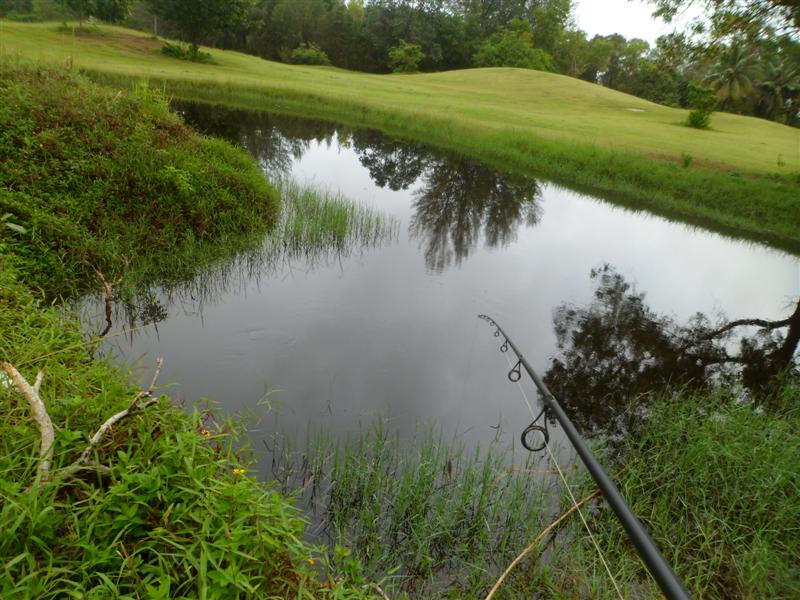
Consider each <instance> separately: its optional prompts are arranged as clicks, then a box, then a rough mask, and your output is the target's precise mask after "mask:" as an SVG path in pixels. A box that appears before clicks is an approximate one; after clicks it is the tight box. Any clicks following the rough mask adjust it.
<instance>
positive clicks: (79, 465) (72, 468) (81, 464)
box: [57, 357, 164, 478]
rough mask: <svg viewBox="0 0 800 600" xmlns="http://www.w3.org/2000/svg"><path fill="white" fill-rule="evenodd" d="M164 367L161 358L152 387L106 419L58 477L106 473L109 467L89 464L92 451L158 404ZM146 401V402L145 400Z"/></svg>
mask: <svg viewBox="0 0 800 600" xmlns="http://www.w3.org/2000/svg"><path fill="white" fill-rule="evenodd" d="M162 366H164V359H163V358H161V357H159V358H157V359H156V370H155V372H154V373H153V379H152V380H151V382H150V387H148V388H147V390H142V391H140V392H139V393H138V394H136V396H135V397H134V399H133V402H131V405H130V406H129V407H128V408H126V409H125V410H122V411H120V412H118V413H117V414H115V415H112V416H111V417H109V418H108V419H106V421H105V423H103V424H102V425H101V426H100V428H99V429H98V430H97V431H96V432H95V434H94V435H93V436H92V437H91V439H90V440H89V444H88V445H87V446H86V448H84V450H83V452H81V455H80V456H79V457H78V459H77V460H76V461H75V462H73V463H72V464H71V465H69V466H67V467H64V468H63V469H60V470H59V471H58V473H57V475H58V477H60V478H68V477H72V476H73V475H75V474H76V473H77V472H78V471H81V470H84V469H94V470H99V471H104V472H105V471H106V470H107V469H108V467H104V466H103V465H95V464H90V463H89V458H90V457H91V455H92V451H93V450H94V449H95V448H96V447H97V445H98V444H99V443H100V442H101V441H102V439H103V437H104V436H105V435H106V434H107V433H108V432H109V431H110V430H111V428H112V427H113V426H114V425H116V424H117V423H119V422H120V421H122V419H125V418H127V417H129V416H131V415H133V414H136V413H137V412H139V411H142V410H144V409H146V408H147V407H148V406H151V405H153V404H155V403H156V402H158V397H157V396H153V391H154V390H155V387H156V383H157V382H158V377H159V375H160V374H161V367H162ZM145 399H146V400H145Z"/></svg>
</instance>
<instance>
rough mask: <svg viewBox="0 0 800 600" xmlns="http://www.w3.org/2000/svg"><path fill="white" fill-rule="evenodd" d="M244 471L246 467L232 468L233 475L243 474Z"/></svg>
mask: <svg viewBox="0 0 800 600" xmlns="http://www.w3.org/2000/svg"><path fill="white" fill-rule="evenodd" d="M246 472H247V470H246V469H239V468H236V469H234V470H233V474H234V475H244V474H245V473H246Z"/></svg>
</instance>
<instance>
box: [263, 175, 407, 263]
mask: <svg viewBox="0 0 800 600" xmlns="http://www.w3.org/2000/svg"><path fill="white" fill-rule="evenodd" d="M276 187H277V188H278V191H279V193H280V196H281V213H280V217H279V219H278V223H277V226H276V227H275V229H274V230H273V231H272V232H271V233H270V234H269V236H268V242H267V248H268V251H269V250H270V249H275V248H276V246H278V247H282V248H283V249H284V250H285V252H287V253H289V254H290V255H294V256H306V257H314V256H315V255H320V254H323V255H324V254H329V253H331V252H333V253H336V254H347V253H349V252H350V251H352V249H353V248H366V247H372V246H376V245H378V244H380V243H382V242H384V241H387V240H391V239H394V238H396V237H397V234H398V231H399V222H398V221H397V220H396V219H393V218H391V217H387V216H385V215H382V214H381V213H378V212H376V211H374V210H372V209H371V208H368V207H365V206H362V205H359V204H357V203H355V202H353V201H352V200H349V199H348V198H345V197H344V196H342V195H341V194H339V193H335V192H331V191H329V190H326V189H323V188H319V187H313V186H308V185H301V184H299V183H297V182H295V181H292V180H289V179H281V180H278V181H277V182H276ZM275 253H276V254H277V253H278V252H277V251H276V252H275Z"/></svg>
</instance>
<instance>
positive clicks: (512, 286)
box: [92, 105, 800, 443]
mask: <svg viewBox="0 0 800 600" xmlns="http://www.w3.org/2000/svg"><path fill="white" fill-rule="evenodd" d="M178 108H179V109H180V110H181V111H182V112H184V114H185V116H186V119H187V120H188V121H189V123H190V124H193V125H195V126H196V127H198V128H200V129H202V130H204V131H207V132H209V133H212V134H215V135H220V136H222V137H226V138H227V139H230V140H232V141H234V142H236V143H239V144H242V145H243V146H244V147H245V148H247V149H248V150H249V151H250V152H251V153H252V154H253V155H254V156H256V157H257V159H258V160H259V162H260V164H261V165H262V166H263V168H264V169H265V171H266V172H267V173H269V174H273V175H274V174H277V173H286V174H289V175H291V176H292V177H294V178H295V179H297V180H299V181H301V182H309V183H313V184H316V185H320V186H325V187H328V188H331V189H334V190H338V191H341V192H342V193H343V194H345V195H346V196H348V197H349V198H351V199H353V200H354V201H355V202H358V203H361V204H363V205H366V206H370V207H372V208H374V209H377V210H380V211H382V212H384V213H386V214H387V215H391V216H393V217H394V218H395V219H397V220H398V221H399V224H400V234H399V236H397V237H396V238H393V239H389V240H386V241H385V242H384V243H383V244H380V245H377V246H371V247H365V248H357V247H356V248H353V249H352V251H350V252H348V253H345V254H344V255H339V256H325V257H302V256H301V257H292V258H290V259H283V260H281V261H278V262H277V263H276V262H274V261H267V262H265V263H258V262H256V263H252V262H250V263H248V262H247V261H243V262H238V263H237V262H233V263H232V264H231V265H229V266H228V267H227V268H223V269H220V270H218V271H217V272H216V274H214V275H213V276H211V277H210V278H209V276H208V275H206V276H201V277H199V278H198V281H197V282H195V283H194V284H192V285H189V286H187V287H186V288H185V289H184V290H183V291H178V292H176V291H174V290H173V291H171V292H170V293H167V292H166V291H163V292H160V293H158V294H157V295H156V296H155V298H152V299H151V300H155V301H156V302H154V303H153V305H154V306H156V307H157V310H155V313H156V314H157V315H158V323H157V324H155V325H149V326H146V327H142V328H139V329H136V330H135V332H132V333H130V335H128V336H124V337H115V338H113V344H114V347H115V351H116V352H117V353H119V354H120V355H122V356H123V357H125V358H131V359H133V358H142V359H143V360H144V362H145V363H152V361H153V360H154V359H155V357H156V356H163V357H164V358H165V361H166V366H165V370H164V376H163V379H164V380H165V381H167V380H168V381H172V382H174V385H173V387H172V388H171V390H172V393H173V394H174V395H176V396H178V397H182V398H185V399H187V400H194V399H198V398H201V397H210V398H214V399H216V400H217V401H219V403H220V404H221V406H222V407H223V408H224V409H225V410H226V411H237V410H244V411H248V412H250V413H252V414H254V415H256V416H258V417H260V418H261V419H262V424H261V429H260V431H257V432H255V434H254V436H255V438H256V441H258V439H259V438H260V437H266V436H268V434H269V431H270V429H271V427H272V426H273V423H274V420H275V418H276V416H278V415H279V417H280V423H281V427H282V428H285V429H288V430H289V431H290V432H291V431H297V432H301V433H302V432H304V431H305V430H306V428H307V427H311V428H313V429H324V430H326V431H328V432H330V433H333V434H334V435H335V436H336V435H344V434H345V433H346V432H350V431H354V430H357V429H358V428H359V426H360V424H367V423H369V422H371V421H372V420H374V419H376V418H384V419H387V423H388V426H389V427H391V428H393V429H395V430H397V431H399V432H400V433H401V434H402V435H411V434H412V433H413V431H414V430H415V427H416V424H417V422H419V421H433V422H435V423H438V424H441V425H442V427H443V428H444V429H445V430H446V431H447V432H450V433H454V434H457V435H459V436H460V437H461V438H462V439H463V440H465V441H466V442H467V443H474V442H482V443H487V442H490V441H492V440H500V441H504V442H505V441H507V442H511V441H512V440H515V439H516V436H517V435H518V434H519V432H520V431H521V429H522V428H524V426H525V425H526V424H527V422H528V421H529V420H530V415H529V413H528V410H527V408H525V406H524V405H523V403H522V402H521V397H520V393H519V390H518V389H517V388H516V386H514V385H512V384H510V383H509V382H508V380H507V379H506V372H507V371H508V365H507V363H506V359H505V356H504V355H502V354H501V353H499V352H498V351H497V349H498V347H499V343H498V340H497V339H496V338H494V337H492V336H491V332H490V329H489V328H488V327H487V326H486V324H485V323H483V322H482V321H479V320H478V319H477V318H476V317H477V315H478V314H479V313H486V314H489V315H491V316H492V317H493V318H494V319H496V320H497V321H498V322H499V323H500V324H501V325H502V326H503V327H504V328H505V329H506V331H507V332H508V333H509V335H511V336H513V337H514V339H515V342H516V343H517V345H518V346H519V347H520V348H522V349H524V351H525V353H526V355H527V357H528V359H529V361H530V362H531V363H532V365H533V366H534V368H538V369H541V370H542V371H544V370H546V368H547V366H548V364H549V359H550V358H551V357H552V356H553V355H554V353H555V352H556V338H555V334H554V331H553V314H554V311H555V310H556V309H557V308H558V307H559V306H561V305H562V304H563V303H574V304H576V305H584V304H586V303H587V302H589V301H591V299H592V294H593V282H592V281H591V280H590V278H589V273H590V271H591V270H592V269H593V268H596V267H598V266H600V265H603V264H610V265H613V267H614V268H615V269H616V270H617V271H618V272H619V273H621V274H623V275H624V276H625V277H626V279H628V280H629V281H631V282H634V283H635V285H636V286H637V288H638V289H639V290H641V291H643V292H646V294H647V296H646V297H647V301H648V302H649V304H650V306H651V307H652V308H653V309H654V310H656V311H658V312H662V313H666V314H668V315H671V316H673V317H674V318H675V319H676V320H685V319H688V318H690V317H691V316H692V315H693V314H694V313H696V312H698V311H702V312H705V313H707V314H709V315H715V314H717V313H724V314H726V315H728V316H729V317H731V318H739V317H755V316H757V317H761V318H766V319H779V318H785V317H786V316H787V314H788V312H789V311H790V305H791V304H792V302H793V301H794V300H796V297H797V296H798V294H800V276H799V274H800V269H798V266H800V261H798V258H797V257H795V256H792V255H790V254H787V253H785V252H781V251H777V250H773V249H770V248H768V247H765V246H761V245H757V244H754V243H750V242H743V241H737V240H734V239H730V238H727V237H724V236H723V235H720V234H716V233H712V232H709V231H706V230H702V229H698V228H696V227H691V226H687V225H683V224H680V223H675V222H670V221H668V220H666V219H664V218H661V217H657V216H653V215H650V214H647V213H645V212H633V211H630V210H627V209H623V208H619V207H616V206H614V205H612V204H609V203H608V202H605V201H601V200H598V199H596V198H592V197H590V196H587V195H585V194H579V193H576V192H573V191H570V190H568V189H564V188H562V187H559V186H556V185H553V184H551V183H548V182H546V181H537V180H535V179H532V178H525V177H520V176H517V175H512V174H508V173H501V172H497V171H495V170H492V169H489V168H486V167H484V166H482V165H481V164H480V163H478V162H476V161H473V160H471V159H467V158H465V157H461V156H456V155H452V154H447V153H444V152H440V151H437V150H432V149H430V148H426V147H425V146H423V145H421V144H417V143H408V142H402V141H398V140H393V139H391V138H388V137H386V136H384V135H382V134H379V133H375V132H371V131H358V130H356V131H353V130H349V129H346V128H343V127H337V126H335V125H332V124H329V123H324V122H318V121H308V120H302V119H297V118H291V117H284V116H278V115H270V114H265V113H252V112H245V111H235V110H230V109H223V108H219V107H214V108H209V107H205V106H202V105H180V106H179V107H178ZM92 310H93V311H94V312H97V313H99V312H101V311H100V310H99V309H98V308H97V307H96V306H95V307H94V308H92ZM118 328H119V326H118ZM528 395H529V396H530V397H533V394H532V393H531V392H530V391H529V392H528Z"/></svg>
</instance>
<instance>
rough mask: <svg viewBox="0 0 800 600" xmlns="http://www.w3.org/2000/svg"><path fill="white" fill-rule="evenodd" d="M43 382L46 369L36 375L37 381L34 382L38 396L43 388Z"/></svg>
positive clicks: (40, 370)
mask: <svg viewBox="0 0 800 600" xmlns="http://www.w3.org/2000/svg"><path fill="white" fill-rule="evenodd" d="M42 381H44V369H39V372H38V373H37V374H36V381H34V382H33V391H34V392H36V393H37V394H38V393H39V388H41V387H42Z"/></svg>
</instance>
